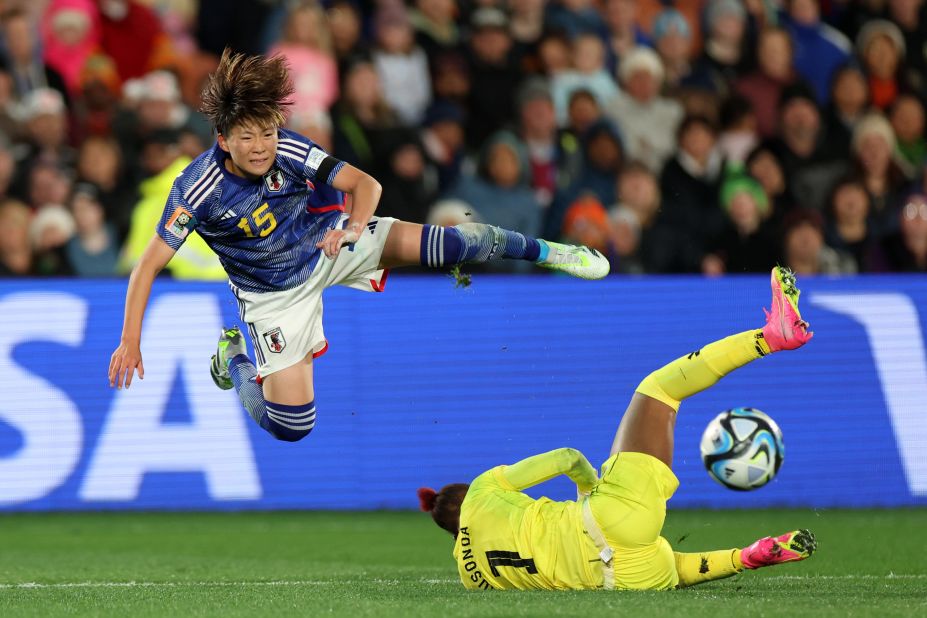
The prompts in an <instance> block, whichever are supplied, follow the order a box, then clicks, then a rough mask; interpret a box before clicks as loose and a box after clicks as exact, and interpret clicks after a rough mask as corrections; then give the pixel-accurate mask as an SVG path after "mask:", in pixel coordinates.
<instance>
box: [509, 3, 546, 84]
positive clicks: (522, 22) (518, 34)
mask: <svg viewBox="0 0 927 618" xmlns="http://www.w3.org/2000/svg"><path fill="white" fill-rule="evenodd" d="M546 4H547V0H509V2H508V6H509V31H510V32H511V33H512V40H513V41H514V42H515V49H516V53H517V54H518V55H519V56H520V57H521V58H523V59H530V60H529V62H530V63H531V65H532V66H531V67H530V68H529V70H530V71H532V72H539V71H540V67H539V66H538V63H537V51H538V44H539V43H540V41H541V37H542V35H543V34H544V6H545V5H546Z"/></svg>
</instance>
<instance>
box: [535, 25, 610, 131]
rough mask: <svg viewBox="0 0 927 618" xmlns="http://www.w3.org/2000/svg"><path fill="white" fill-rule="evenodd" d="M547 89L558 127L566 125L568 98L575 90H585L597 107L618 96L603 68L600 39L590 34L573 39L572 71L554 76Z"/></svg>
mask: <svg viewBox="0 0 927 618" xmlns="http://www.w3.org/2000/svg"><path fill="white" fill-rule="evenodd" d="M550 85H551V92H552V94H553V101H554V108H555V109H556V112H557V123H558V124H560V125H561V126H562V125H564V124H566V121H567V107H568V106H569V101H570V96H571V95H572V94H573V92H575V91H576V90H588V91H589V92H591V93H592V94H593V95H594V96H595V98H596V100H597V101H598V102H599V104H600V105H604V104H606V103H608V102H609V101H611V100H612V99H613V98H614V97H615V96H616V95H617V94H618V86H617V85H616V84H615V80H614V79H612V76H611V75H610V74H609V73H608V71H607V70H606V68H605V46H604V45H603V44H602V39H601V38H600V37H599V36H597V35H595V34H592V33H583V34H579V35H577V36H576V38H575V39H573V47H572V68H571V69H568V70H566V71H561V72H559V73H557V74H556V75H554V76H553V77H552V78H551V82H550Z"/></svg>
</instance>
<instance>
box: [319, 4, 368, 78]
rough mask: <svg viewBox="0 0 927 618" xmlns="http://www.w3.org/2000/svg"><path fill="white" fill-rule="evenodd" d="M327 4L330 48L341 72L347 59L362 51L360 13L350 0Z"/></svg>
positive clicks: (345, 66)
mask: <svg viewBox="0 0 927 618" xmlns="http://www.w3.org/2000/svg"><path fill="white" fill-rule="evenodd" d="M327 6H328V11H326V12H327V14H328V26H329V29H330V30H331V36H332V50H333V51H334V53H335V58H336V59H337V61H338V72H339V73H343V72H344V71H345V69H346V68H347V64H348V61H349V60H350V59H351V58H353V57H355V56H357V55H358V54H360V53H361V52H363V51H364V45H363V43H362V42H361V28H362V24H361V15H360V12H359V11H358V8H357V6H356V5H355V4H354V2H353V1H352V0H335V1H334V2H332V3H330V4H328V5H327Z"/></svg>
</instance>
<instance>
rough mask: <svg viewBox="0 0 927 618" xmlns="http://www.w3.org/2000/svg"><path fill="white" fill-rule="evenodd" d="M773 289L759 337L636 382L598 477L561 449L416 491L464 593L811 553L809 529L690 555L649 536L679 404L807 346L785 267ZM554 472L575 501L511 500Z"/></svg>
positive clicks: (661, 512)
mask: <svg viewBox="0 0 927 618" xmlns="http://www.w3.org/2000/svg"><path fill="white" fill-rule="evenodd" d="M772 291H773V299H772V310H771V311H769V312H767V313H766V326H764V327H763V328H762V329H757V330H753V331H747V332H743V333H739V334H736V335H732V336H730V337H727V338H726V339H722V340H720V341H716V342H714V343H711V344H709V345H707V346H705V347H703V348H702V349H701V350H699V351H698V352H694V353H692V354H689V355H688V356H684V357H682V358H680V359H678V360H675V361H673V362H672V363H670V364H669V365H666V366H665V367H663V368H661V369H658V370H657V371H655V372H653V373H651V374H650V375H649V376H647V377H646V378H645V379H644V381H643V382H641V383H640V385H639V386H638V387H637V391H636V393H635V394H634V397H633V398H632V400H631V403H630V405H629V406H628V409H627V411H626V412H625V414H624V417H623V418H622V419H621V423H620V425H619V426H618V433H617V434H616V436H615V440H614V443H613V444H612V449H611V453H610V455H611V456H610V457H609V458H608V460H606V462H605V463H604V464H603V465H602V474H601V477H597V476H596V471H595V469H594V468H593V467H592V465H590V463H589V462H588V461H587V460H586V458H585V457H584V456H583V455H582V453H580V452H579V451H576V450H574V449H569V448H563V449H557V450H554V451H551V452H549V453H544V454H541V455H536V456H534V457H529V458H528V459H525V460H523V461H520V462H518V463H516V464H514V465H511V466H498V467H495V468H493V469H491V470H488V471H487V472H484V473H483V474H481V475H480V476H478V477H477V478H476V479H474V480H473V482H472V483H470V484H469V485H467V484H463V483H456V484H452V485H446V486H445V487H443V488H442V489H441V491H440V492H435V491H434V490H432V489H427V488H422V489H420V490H419V492H418V493H419V499H420V500H421V504H422V509H423V510H426V511H430V512H431V515H432V517H433V518H434V520H435V522H436V523H437V524H438V525H439V526H441V527H442V528H444V529H445V530H447V531H448V532H450V533H451V534H453V535H454V537H455V538H456V542H455V544H454V558H455V559H456V560H457V568H458V571H459V572H460V578H461V581H462V582H463V584H464V586H466V587H467V588H471V589H487V590H488V589H496V588H498V589H507V588H517V589H522V590H525V589H538V588H540V589H554V590H563V589H567V590H568V589H596V588H606V589H631V590H665V589H670V588H676V587H684V586H691V585H693V584H698V583H702V582H706V581H710V580H714V579H720V578H723V577H729V576H731V575H734V574H735V573H738V572H740V571H741V570H742V569H745V568H746V569H755V568H759V567H763V566H770V565H774V564H780V563H783V562H790V561H795V560H803V559H805V558H807V557H808V556H810V555H811V554H812V552H813V551H814V550H815V548H816V544H815V540H814V535H813V534H811V532H809V531H808V530H796V531H793V532H788V533H786V534H783V535H781V536H779V537H765V538H763V539H760V540H758V541H757V542H755V543H753V544H752V545H750V546H749V547H746V548H743V549H741V548H732V549H722V550H717V551H708V552H699V553H679V552H673V550H672V548H671V547H670V544H669V543H668V542H667V540H666V539H664V538H663V537H662V536H660V531H661V529H662V528H663V521H664V519H665V518H666V501H667V500H669V498H670V497H671V496H672V495H673V492H675V491H676V488H677V487H678V485H679V481H678V479H677V478H676V476H675V475H674V474H673V472H672V470H671V469H670V468H671V466H672V459H673V428H674V425H675V420H676V412H677V411H678V409H679V404H680V402H681V401H682V400H683V399H685V398H687V397H690V396H692V395H694V394H695V393H698V392H700V391H702V390H705V389H706V388H708V387H709V386H711V385H712V384H714V383H715V382H717V381H718V380H719V379H720V378H722V377H723V376H725V375H727V374H728V373H730V372H731V371H733V370H734V369H737V368H738V367H741V366H743V365H746V364H747V363H749V362H751V361H753V360H756V359H758V358H761V357H763V356H766V355H767V354H770V353H773V352H778V351H780V350H793V349H795V348H798V347H801V346H802V345H804V344H805V343H806V342H808V341H809V340H810V339H811V337H812V333H810V332H808V330H807V327H808V324H807V322H804V321H803V320H802V319H801V315H800V314H799V312H798V297H799V291H798V289H797V288H796V287H795V278H794V276H793V275H792V273H791V272H790V271H789V270H788V269H786V268H782V267H776V268H774V269H773V272H772ZM560 474H566V475H567V476H568V477H569V478H570V479H571V480H573V481H574V482H575V483H576V486H577V488H578V490H579V493H580V499H579V500H578V501H576V502H573V501H564V502H554V501H552V500H549V499H547V498H541V499H540V500H534V499H532V498H531V497H529V496H527V495H526V494H524V493H522V491H521V490H523V489H525V488H526V487H531V486H532V485H537V484H538V483H542V482H544V481H547V480H549V479H551V478H553V477H555V476H558V475H560Z"/></svg>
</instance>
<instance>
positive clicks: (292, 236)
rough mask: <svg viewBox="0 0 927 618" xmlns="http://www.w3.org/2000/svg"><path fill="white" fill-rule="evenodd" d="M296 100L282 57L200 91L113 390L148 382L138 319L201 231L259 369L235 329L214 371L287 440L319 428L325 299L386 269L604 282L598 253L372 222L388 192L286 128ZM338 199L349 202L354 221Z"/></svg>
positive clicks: (375, 286)
mask: <svg viewBox="0 0 927 618" xmlns="http://www.w3.org/2000/svg"><path fill="white" fill-rule="evenodd" d="M292 93H293V85H292V81H291V80H290V76H289V72H288V69H287V65H286V62H285V61H284V60H283V59H282V58H280V57H270V58H268V57H263V56H252V57H247V56H244V55H240V54H233V53H230V52H229V51H226V53H225V54H223V56H222V59H221V61H220V63H219V67H218V68H217V69H216V72H215V73H214V74H213V75H212V76H211V77H210V80H209V82H208V84H207V86H206V88H205V90H204V92H203V111H204V113H205V114H206V115H207V116H208V117H209V119H210V121H211V122H212V124H213V126H214V127H215V129H216V132H217V141H216V144H215V145H214V146H213V147H212V148H211V149H209V150H208V151H206V152H204V153H203V154H201V155H200V156H199V157H197V158H196V160H195V161H193V162H192V163H191V164H190V165H189V166H188V167H187V168H186V169H185V170H184V171H183V173H181V174H180V175H179V176H178V177H177V179H176V180H175V181H174V186H173V187H172V189H171V193H170V196H169V197H168V199H167V204H166V206H165V208H164V214H163V215H162V217H161V220H160V222H158V224H157V226H156V228H155V231H156V234H155V235H154V237H153V238H152V240H151V242H150V243H149V244H148V247H147V248H146V250H145V252H144V253H143V255H142V257H141V259H140V261H139V262H138V264H137V265H136V267H135V269H134V270H133V271H132V275H131V277H130V278H129V289H128V292H127V293H126V307H125V320H124V323H123V329H122V339H121V342H120V344H119V347H118V348H117V349H116V351H115V352H113V355H112V359H111V361H110V366H109V380H110V385H111V386H116V387H117V388H122V387H123V386H125V387H127V388H128V387H129V385H130V384H131V383H132V378H133V375H134V373H135V371H138V375H139V377H140V378H143V377H144V364H143V362H142V354H141V350H140V346H139V342H140V340H141V328H142V318H143V316H144V313H145V307H146V305H147V304H148V296H149V294H150V292H151V286H152V283H153V281H154V278H155V276H156V275H157V274H158V272H159V271H160V270H161V269H162V268H164V266H165V265H166V264H167V263H168V262H169V261H170V260H171V258H172V257H173V255H174V253H175V252H176V251H177V250H178V249H179V248H180V246H181V245H182V244H183V242H184V239H186V238H187V236H188V235H189V234H190V233H191V232H193V231H194V230H195V231H196V232H197V233H198V234H200V236H202V238H203V239H204V240H205V241H206V243H207V244H208V245H209V246H210V247H211V248H212V250H213V251H215V252H216V254H217V255H218V256H219V259H220V261H221V262H222V265H223V266H224V268H225V270H226V272H227V273H228V275H229V283H230V286H231V288H232V293H233V294H234V295H235V297H236V299H237V300H238V305H239V312H240V315H241V319H242V321H243V322H244V323H245V324H247V327H248V331H249V334H250V335H251V341H252V344H253V345H254V351H255V356H256V360H257V365H255V364H254V363H252V362H251V359H250V358H249V357H248V355H247V350H246V347H245V342H244V337H243V336H242V333H241V332H240V331H239V330H238V329H237V328H232V329H228V330H226V331H224V332H223V333H222V336H221V337H220V340H219V347H218V350H217V353H216V355H215V357H214V358H213V361H212V365H211V368H210V369H211V373H212V377H213V380H214V381H215V382H216V384H217V385H218V386H219V387H220V388H223V389H230V388H233V387H234V388H235V389H236V390H237V392H238V395H239V397H240V398H241V401H242V403H243V404H244V406H245V408H246V409H247V410H248V413H249V414H250V415H251V417H252V418H253V419H254V420H255V421H256V422H257V423H258V424H260V426H261V427H262V428H264V429H265V430H266V431H267V432H269V433H270V434H271V435H272V436H274V437H275V438H277V439H279V440H286V441H296V440H300V439H302V438H303V437H305V436H306V435H308V434H309V432H310V431H311V430H312V428H313V426H314V425H315V415H316V411H315V403H314V400H315V393H314V390H313V383H312V361H313V358H315V357H317V356H319V355H320V354H322V353H324V352H325V349H326V348H327V346H328V344H327V342H326V339H325V334H324V332H323V330H322V291H323V290H324V289H325V288H327V287H329V286H332V285H346V286H349V287H353V288H358V289H361V290H366V291H377V292H379V291H382V290H383V286H384V284H385V282H386V274H387V272H388V269H390V268H394V267H397V266H406V265H424V266H429V267H433V268H440V267H444V266H451V265H454V264H460V263H463V262H485V261H487V260H495V259H503V258H508V259H522V260H531V261H534V262H536V263H537V264H538V265H539V266H542V267H545V268H550V269H553V270H559V271H562V272H566V273H568V274H571V275H574V276H577V277H582V278H585V279H599V278H602V277H604V276H605V275H606V274H608V261H607V260H606V259H605V258H604V257H603V256H602V255H601V254H600V253H598V252H597V251H590V250H589V249H587V248H585V247H571V246H567V245H561V244H557V243H553V242H547V241H544V240H539V239H534V238H530V237H527V236H524V235H522V234H519V233H517V232H512V231H507V230H502V229H499V228H497V227H493V226H489V225H483V224H479V223H465V224H462V225H457V226H454V227H446V228H445V227H439V226H431V225H420V224H417V223H408V222H404V221H398V220H396V219H391V218H377V217H374V216H373V213H374V210H375V209H376V207H377V203H378V201H379V199H380V192H381V187H380V184H379V183H378V182H377V181H376V180H374V179H373V178H372V177H370V176H369V175H367V174H365V173H364V172H362V171H360V170H358V169H357V168H355V167H353V166H351V165H348V164H346V163H344V162H343V161H339V160H337V159H336V158H334V157H332V156H331V155H329V154H328V153H326V152H325V151H324V150H322V149H321V148H320V147H319V146H317V145H316V144H314V143H313V142H312V141H310V140H308V139H306V138H305V137H303V136H301V135H299V134H297V133H294V132H292V131H288V130H286V129H283V128H281V127H282V125H283V123H284V113H283V112H284V109H285V107H286V105H288V101H289V98H290V96H291V95H292ZM344 193H348V194H350V195H351V202H350V203H351V207H350V212H347V211H346V209H345V200H344V195H343V194H344Z"/></svg>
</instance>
